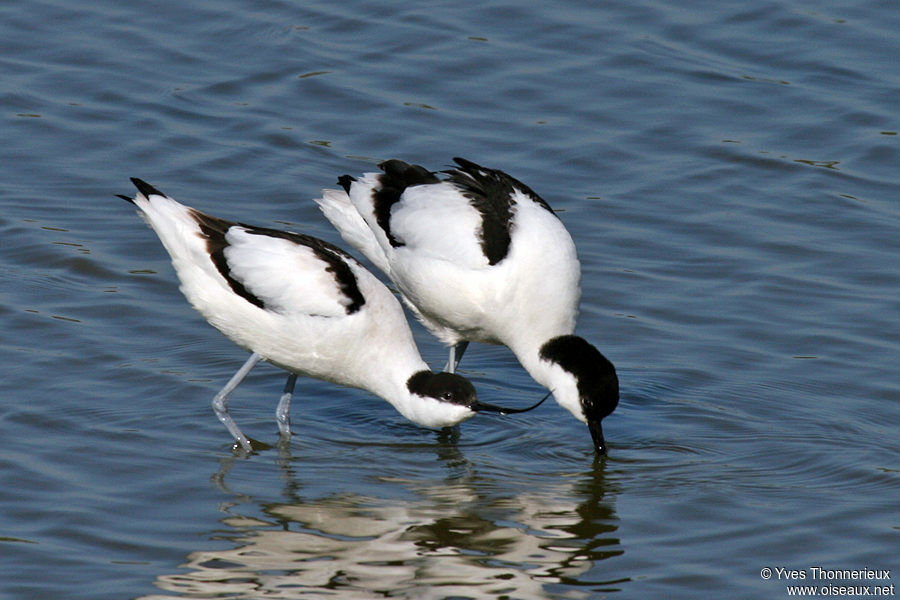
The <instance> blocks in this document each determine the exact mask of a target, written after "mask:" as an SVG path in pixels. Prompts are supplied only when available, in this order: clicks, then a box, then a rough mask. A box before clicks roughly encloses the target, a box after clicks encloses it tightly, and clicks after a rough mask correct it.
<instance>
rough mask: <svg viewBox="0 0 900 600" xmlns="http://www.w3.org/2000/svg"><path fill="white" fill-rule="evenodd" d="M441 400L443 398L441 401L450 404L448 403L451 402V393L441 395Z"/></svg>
mask: <svg viewBox="0 0 900 600" xmlns="http://www.w3.org/2000/svg"><path fill="white" fill-rule="evenodd" d="M441 398H443V399H444V400H446V401H447V402H450V401H452V400H453V392H444V393H443V394H442V395H441Z"/></svg>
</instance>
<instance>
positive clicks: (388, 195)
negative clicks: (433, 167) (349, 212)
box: [372, 159, 440, 248]
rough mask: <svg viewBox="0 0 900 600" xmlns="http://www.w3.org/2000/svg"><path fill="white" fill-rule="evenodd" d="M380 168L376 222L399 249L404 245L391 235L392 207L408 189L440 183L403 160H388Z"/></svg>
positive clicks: (375, 204)
mask: <svg viewBox="0 0 900 600" xmlns="http://www.w3.org/2000/svg"><path fill="white" fill-rule="evenodd" d="M378 168H379V169H381V170H382V171H384V173H382V174H381V175H379V176H378V183H379V185H380V187H379V189H377V190H376V191H375V192H374V193H373V197H372V201H373V204H374V207H375V220H376V221H377V222H378V225H379V227H381V229H382V230H383V231H384V233H385V235H386V236H387V238H388V241H389V242H390V244H391V246H392V247H394V248H397V247H399V246H403V245H404V243H403V242H402V241H401V240H398V239H397V238H395V237H394V236H393V235H392V234H391V207H392V206H394V204H396V203H397V201H399V200H400V196H402V195H403V192H404V191H405V190H406V188H409V187H413V186H416V185H425V184H429V183H440V179H438V178H437V177H436V176H435V174H434V173H432V172H431V171H429V170H427V169H425V168H424V167H421V166H419V165H410V164H409V163H405V162H403V161H402V160H397V159H392V160H386V161H384V162H383V163H381V164H380V165H378Z"/></svg>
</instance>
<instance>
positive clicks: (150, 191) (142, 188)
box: [131, 177, 167, 198]
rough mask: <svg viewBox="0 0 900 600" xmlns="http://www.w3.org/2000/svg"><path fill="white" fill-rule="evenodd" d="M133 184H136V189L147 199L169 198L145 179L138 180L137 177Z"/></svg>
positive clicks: (133, 178)
mask: <svg viewBox="0 0 900 600" xmlns="http://www.w3.org/2000/svg"><path fill="white" fill-rule="evenodd" d="M131 183H133V184H134V187H136V188H137V190H138V191H139V192H140V193H141V194H143V195H144V196H145V197H147V198H149V197H150V196H163V197H167V196H166V195H165V194H163V193H162V192H161V191H159V190H158V189H156V188H155V187H153V186H152V185H150V184H149V183H147V182H146V181H144V180H143V179H138V178H137V177H132V178H131Z"/></svg>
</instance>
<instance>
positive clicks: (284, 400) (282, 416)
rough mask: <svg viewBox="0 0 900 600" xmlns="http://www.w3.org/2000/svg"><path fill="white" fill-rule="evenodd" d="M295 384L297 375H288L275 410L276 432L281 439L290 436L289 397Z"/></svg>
mask: <svg viewBox="0 0 900 600" xmlns="http://www.w3.org/2000/svg"><path fill="white" fill-rule="evenodd" d="M296 383H297V374H296V373H290V374H288V378H287V381H286V382H285V384H284V393H283V394H281V399H280V400H279V401H278V408H276V409H275V419H276V420H277V421H278V431H280V432H281V437H287V436H289V435H291V395H292V394H293V393H294V385H295V384H296Z"/></svg>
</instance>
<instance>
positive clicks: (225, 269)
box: [141, 192, 266, 309]
mask: <svg viewBox="0 0 900 600" xmlns="http://www.w3.org/2000/svg"><path fill="white" fill-rule="evenodd" d="M141 193H143V192H141ZM189 212H190V214H191V216H192V217H194V220H195V221H197V225H199V226H200V231H201V233H202V234H203V237H205V238H206V250H207V252H209V256H210V258H211V259H212V261H213V264H214V265H216V269H217V270H218V271H219V273H220V274H221V275H222V277H224V278H225V281H227V282H228V285H229V286H230V287H231V289H232V290H233V291H234V293H235V294H237V295H238V296H240V297H241V298H243V299H244V300H246V301H247V302H249V303H250V304H253V305H254V306H258V307H260V308H263V309H264V308H265V307H266V305H265V303H264V302H263V301H262V300H260V299H259V298H258V297H257V296H255V295H253V294H251V293H250V291H249V290H248V289H247V288H245V287H244V284H243V283H241V282H240V281H238V280H237V279H235V278H234V277H232V276H231V268H230V267H229V266H228V260H227V259H226V258H225V248H227V247H228V242H227V241H226V240H225V233H226V232H227V231H228V230H229V229H230V228H231V227H233V226H235V225H236V223H232V222H231V221H226V220H224V219H219V218H216V217H211V216H209V215H205V214H203V213H202V212H200V211H198V210H194V209H193V208H191V209H189Z"/></svg>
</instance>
